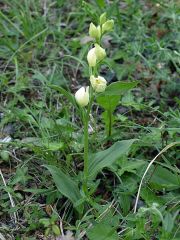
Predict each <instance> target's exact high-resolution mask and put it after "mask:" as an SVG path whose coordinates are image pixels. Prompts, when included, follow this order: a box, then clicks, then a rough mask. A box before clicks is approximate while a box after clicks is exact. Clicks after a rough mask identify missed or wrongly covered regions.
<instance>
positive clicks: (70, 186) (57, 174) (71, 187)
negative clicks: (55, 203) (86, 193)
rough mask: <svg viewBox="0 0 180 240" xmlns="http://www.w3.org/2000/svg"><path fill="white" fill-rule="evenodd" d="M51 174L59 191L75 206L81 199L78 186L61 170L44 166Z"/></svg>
mask: <svg viewBox="0 0 180 240" xmlns="http://www.w3.org/2000/svg"><path fill="white" fill-rule="evenodd" d="M44 166H45V167H46V168H47V169H48V170H49V171H50V173H51V175H52V177H53V180H54V182H55V184H56V187H57V189H58V190H59V191H60V192H61V193H62V194H63V195H64V196H66V197H67V198H68V199H69V200H70V201H71V202H72V203H73V204H75V203H76V202H77V201H78V200H79V199H80V198H81V195H80V192H79V188H78V185H77V184H76V182H75V181H73V180H72V178H71V177H70V176H69V175H66V174H65V173H63V172H62V171H61V170H60V169H59V168H57V167H55V166H51V165H44Z"/></svg>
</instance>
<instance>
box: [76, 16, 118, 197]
mask: <svg viewBox="0 0 180 240" xmlns="http://www.w3.org/2000/svg"><path fill="white" fill-rule="evenodd" d="M113 27H114V21H113V20H107V19H106V13H103V14H102V15H101V16H100V18H99V25H98V26H97V27H96V26H95V25H94V24H93V23H91V24H90V27H89V35H90V37H92V39H93V40H94V47H93V48H91V49H90V50H89V52H88V54H87V61H88V64H89V73H90V76H89V79H90V83H91V86H90V87H89V86H88V87H81V88H80V89H79V90H78V91H77V92H76V93H75V99H76V102H77V103H78V105H79V106H80V107H82V108H84V107H87V109H83V114H82V115H83V119H82V120H83V124H84V190H85V191H86V192H87V191H88V186H87V181H88V165H89V164H88V161H89V159H88V147H89V144H88V125H89V118H90V117H89V115H90V111H91V106H92V104H93V99H94V95H95V94H96V93H101V92H104V91H105V89H106V86H107V81H106V79H105V78H104V77H102V76H99V73H98V68H97V66H100V64H101V63H102V61H103V60H104V58H105V57H106V51H105V49H104V48H102V47H101V39H102V36H103V35H104V34H105V33H107V32H110V31H112V30H113Z"/></svg>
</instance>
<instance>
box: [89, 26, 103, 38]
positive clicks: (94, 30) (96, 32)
mask: <svg viewBox="0 0 180 240" xmlns="http://www.w3.org/2000/svg"><path fill="white" fill-rule="evenodd" d="M89 36H90V37H92V38H95V39H99V38H100V36H101V29H100V26H98V27H96V26H95V25H94V24H93V23H91V24H90V26H89Z"/></svg>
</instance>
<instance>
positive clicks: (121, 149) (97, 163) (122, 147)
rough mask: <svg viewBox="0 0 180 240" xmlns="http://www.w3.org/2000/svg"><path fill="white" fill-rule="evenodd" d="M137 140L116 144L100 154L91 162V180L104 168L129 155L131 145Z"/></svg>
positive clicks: (94, 156) (95, 155)
mask: <svg viewBox="0 0 180 240" xmlns="http://www.w3.org/2000/svg"><path fill="white" fill-rule="evenodd" d="M136 140H137V139H130V140H123V141H119V142H116V143H115V144H113V145H112V146H111V147H110V148H108V149H106V150H104V151H101V152H98V153H96V154H94V155H93V156H92V158H91V159H90V160H89V178H93V177H94V176H95V175H96V174H97V173H98V172H100V171H101V170H102V169H103V168H105V167H109V166H111V165H112V164H113V163H114V162H115V161H116V160H118V159H119V158H120V157H121V156H123V155H124V154H127V153H128V151H129V149H130V147H131V145H132V144H133V142H134V141H136Z"/></svg>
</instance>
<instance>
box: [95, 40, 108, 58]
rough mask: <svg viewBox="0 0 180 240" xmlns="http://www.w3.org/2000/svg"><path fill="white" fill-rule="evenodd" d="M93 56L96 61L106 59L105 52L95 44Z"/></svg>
mask: <svg viewBox="0 0 180 240" xmlns="http://www.w3.org/2000/svg"><path fill="white" fill-rule="evenodd" d="M95 54H96V58H97V60H98V61H101V60H103V59H104V58H105V57H106V51H105V50H104V48H102V47H101V46H99V44H97V43H95Z"/></svg>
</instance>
